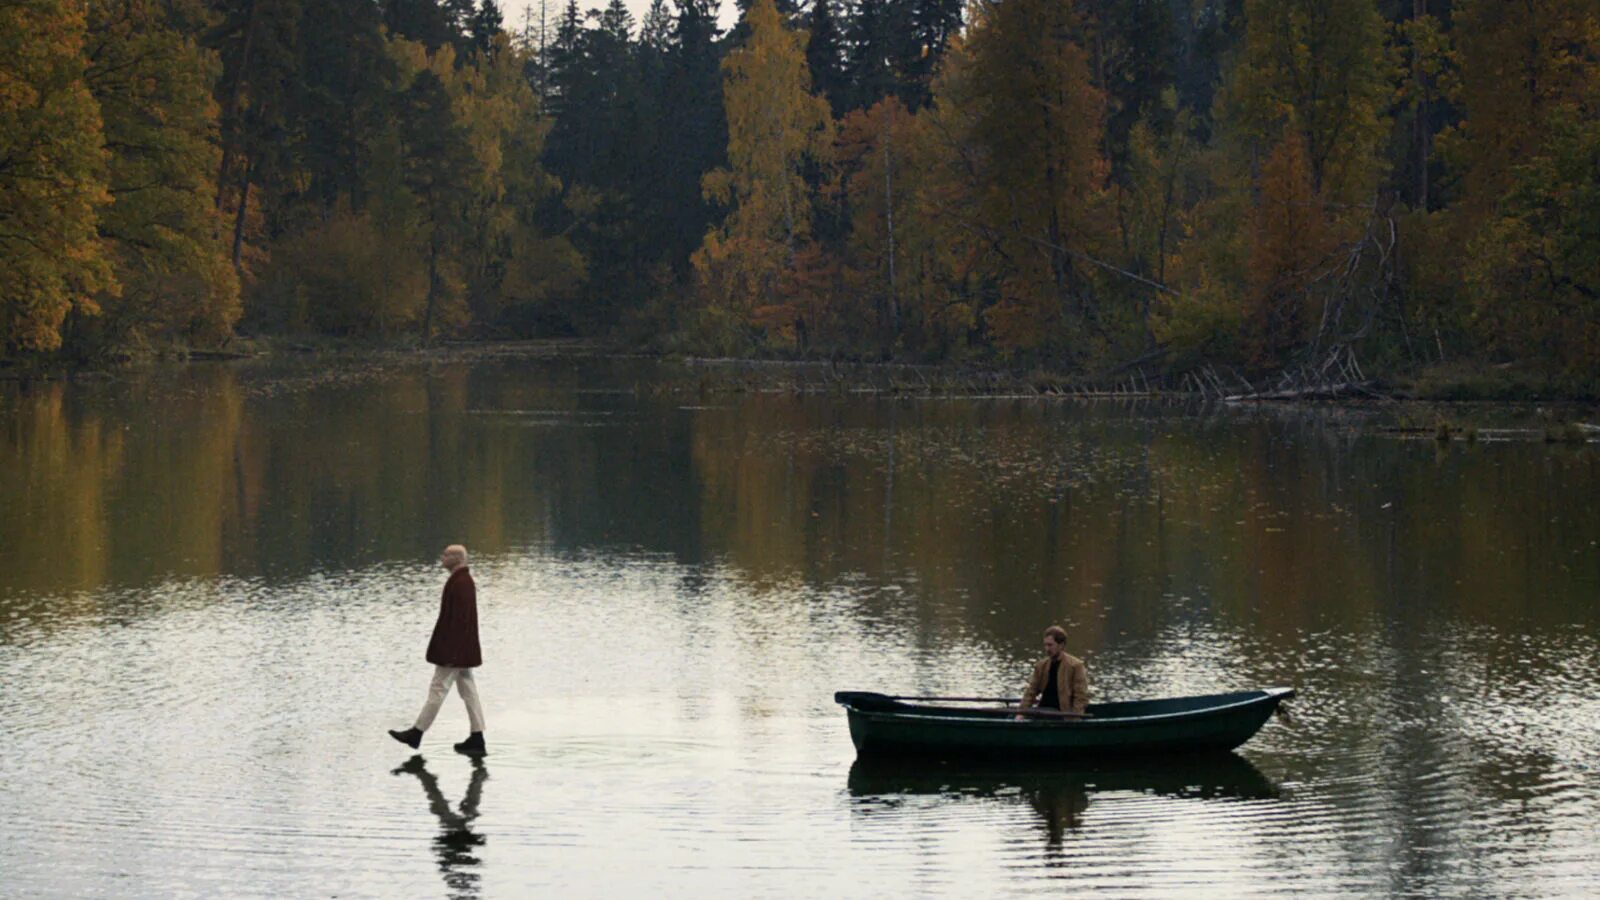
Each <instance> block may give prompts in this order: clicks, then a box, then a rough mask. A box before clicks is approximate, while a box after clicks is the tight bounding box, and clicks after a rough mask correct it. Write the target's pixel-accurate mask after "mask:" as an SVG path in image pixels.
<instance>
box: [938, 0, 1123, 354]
mask: <svg viewBox="0 0 1600 900" xmlns="http://www.w3.org/2000/svg"><path fill="white" fill-rule="evenodd" d="M1082 31H1083V27H1082V22H1081V21H1080V16H1079V13H1078V10H1077V8H1076V4H1074V3H1072V2H1070V0H1006V2H999V3H996V2H987V0H985V2H983V3H981V4H979V5H978V6H977V7H975V8H974V12H973V22H972V26H971V28H970V30H969V33H968V36H967V39H966V41H965V46H964V48H963V52H965V53H966V54H968V55H970V63H968V64H967V67H968V69H969V71H968V72H967V73H966V74H965V76H964V77H962V78H959V79H953V80H950V81H946V82H945V85H946V86H947V88H948V89H951V94H950V95H949V96H948V97H945V98H942V99H941V101H940V102H941V103H945V102H948V103H949V104H951V105H953V106H956V107H964V108H965V109H966V110H967V111H968V113H967V119H966V121H967V123H968V124H969V125H970V128H971V131H970V133H969V135H968V136H967V139H966V141H965V143H966V144H967V147H966V149H965V150H964V151H963V153H964V155H965V156H966V157H967V159H968V161H969V162H970V163H971V165H972V166H973V167H974V171H975V173H976V182H977V185H978V190H977V191H976V199H977V201H978V209H977V214H978V216H977V218H978V221H977V222H974V223H972V224H973V225H974V226H975V227H976V228H977V229H978V230H979V231H980V232H981V233H982V234H984V235H985V236H986V238H987V240H989V241H990V243H991V245H992V247H993V248H994V252H995V253H996V254H997V255H998V257H999V258H1000V259H1002V260H1004V263H1005V264H1004V266H1003V267H1002V269H1001V270H1000V271H999V272H998V273H997V274H998V276H999V277H998V279H997V280H998V282H999V285H1000V301H999V303H998V304H997V305H996V306H994V307H993V308H991V309H990V310H989V311H988V312H987V314H986V320H987V323H988V325H989V328H990V329H991V331H992V332H993V334H994V339H995V342H996V343H997V344H998V345H999V346H1000V347H1001V348H1003V349H1010V350H1017V349H1034V348H1049V349H1053V350H1055V351H1057V352H1058V353H1066V354H1073V353H1075V352H1081V351H1082V349H1083V348H1082V346H1081V338H1082V336H1083V334H1084V331H1085V329H1086V327H1087V328H1089V329H1092V328H1093V320H1094V318H1095V316H1096V308H1095V299H1094V292H1093V285H1092V281H1091V279H1090V277H1089V272H1087V271H1086V270H1085V267H1084V262H1083V260H1084V259H1085V258H1086V257H1087V256H1088V255H1089V253H1088V251H1091V250H1094V249H1095V244H1096V242H1097V240H1098V235H1099V234H1100V233H1101V232H1102V231H1103V230H1104V226H1103V224H1102V217H1101V216H1100V215H1099V209H1100V206H1101V204H1102V201H1103V200H1104V189H1105V180H1106V175H1107V173H1108V167H1107V163H1106V160H1105V158H1104V155H1103V154H1102V152H1101V147H1102V142H1103V137H1104V117H1105V97H1104V95H1103V94H1102V93H1101V92H1100V91H1099V90H1098V89H1096V88H1095V87H1094V84H1093V82H1092V81H1091V79H1090V69H1089V56H1088V54H1087V53H1086V52H1085V50H1084V49H1083V47H1082V46H1081V44H1080V43H1079V41H1080V40H1081V38H1082ZM958 214H959V213H958Z"/></svg>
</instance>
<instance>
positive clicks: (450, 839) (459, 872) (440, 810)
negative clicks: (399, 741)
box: [394, 754, 489, 900]
mask: <svg viewBox="0 0 1600 900" xmlns="http://www.w3.org/2000/svg"><path fill="white" fill-rule="evenodd" d="M407 772H409V773H411V774H412V775H415V776H417V780H418V781H420V782H422V792H423V793H424V794H426V795H427V797H428V809H430V810H432V811H433V814H434V815H435V816H437V817H438V818H439V834H438V836H436V837H435V838H434V839H433V852H434V854H435V855H436V856H438V857H439V874H441V875H443V876H444V883H445V885H446V887H448V888H449V889H450V896H452V897H456V898H463V900H464V898H469V897H477V896H478V881H479V877H480V876H479V874H478V872H477V868H478V866H479V865H481V864H482V860H480V859H478V857H477V855H476V850H477V848H479V847H482V846H483V841H484V838H483V835H481V834H478V833H477V832H474V831H473V830H472V821H473V820H474V819H476V818H478V803H479V802H480V801H481V800H482V799H483V783H484V782H485V781H487V780H488V779H489V770H488V769H487V768H485V767H484V764H483V760H482V759H477V758H475V759H473V760H472V780H471V781H470V782H468V783H467V793H466V796H464V797H462V798H461V804H460V806H459V807H457V808H456V809H451V808H450V801H449V800H446V799H445V796H444V792H443V791H441V790H439V779H437V778H435V777H434V776H433V773H432V772H429V771H428V768H427V765H426V763H424V762H423V759H422V756H421V755H420V754H419V755H417V756H413V757H411V758H410V759H408V760H406V762H405V764H404V765H401V766H400V767H399V768H397V769H395V770H394V774H395V775H401V774H404V773H407Z"/></svg>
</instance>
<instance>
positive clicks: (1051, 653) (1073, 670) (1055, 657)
mask: <svg viewBox="0 0 1600 900" xmlns="http://www.w3.org/2000/svg"><path fill="white" fill-rule="evenodd" d="M1044 652H1045V658H1044V659H1041V660H1039V661H1038V662H1037V663H1035V664H1034V667H1033V677H1032V678H1029V679H1028V689H1027V690H1026V691H1023V693H1022V708H1023V709H1032V708H1033V706H1034V701H1038V706H1039V708H1040V709H1055V710H1060V711H1061V712H1064V713H1076V714H1077V715H1080V716H1081V715H1083V713H1084V710H1085V709H1087V708H1088V706H1089V670H1088V668H1087V667H1085V666H1084V664H1083V660H1081V659H1079V658H1077V657H1076V656H1073V655H1072V654H1070V653H1068V652H1067V633H1066V631H1065V630H1063V629H1062V628H1061V626H1060V625H1051V626H1050V627H1049V628H1046V629H1045V630H1044ZM1017 718H1019V719H1031V718H1036V717H1035V716H1017Z"/></svg>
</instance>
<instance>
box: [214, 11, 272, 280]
mask: <svg viewBox="0 0 1600 900" xmlns="http://www.w3.org/2000/svg"><path fill="white" fill-rule="evenodd" d="M260 11H261V0H250V15H249V17H248V18H246V19H245V26H244V46H242V47H240V48H239V67H238V69H237V70H235V71H234V74H233V90H231V91H229V92H228V102H227V104H226V105H225V106H223V108H222V119H221V121H222V128H223V134H222V163H221V164H220V165H219V166H217V210H218V211H219V212H220V211H221V210H222V200H223V196H222V195H223V185H226V184H227V183H228V168H229V167H230V166H231V165H232V164H233V157H234V154H235V153H236V152H237V146H236V145H237V142H238V135H237V134H233V133H230V132H231V130H232V129H235V128H237V126H238V118H239V102H240V100H241V98H242V97H243V96H244V76H245V73H246V72H248V71H249V70H250V48H251V47H252V46H253V45H254V44H255V40H256V23H257V22H258V21H259V20H260V15H259V13H260ZM239 206H240V208H243V207H244V199H243V198H240V201H239ZM234 243H235V244H237V243H238V240H237V239H235V242H234ZM233 266H234V268H236V269H237V268H238V267H239V255H238V252H237V251H235V253H234V259H233Z"/></svg>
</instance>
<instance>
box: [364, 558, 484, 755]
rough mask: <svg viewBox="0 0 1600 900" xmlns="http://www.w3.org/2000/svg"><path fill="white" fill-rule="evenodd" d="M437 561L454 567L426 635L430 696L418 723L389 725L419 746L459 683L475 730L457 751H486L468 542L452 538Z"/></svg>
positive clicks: (398, 737) (400, 737)
mask: <svg viewBox="0 0 1600 900" xmlns="http://www.w3.org/2000/svg"><path fill="white" fill-rule="evenodd" d="M439 563H440V565H442V566H444V567H445V568H446V569H449V570H450V577H449V578H448V579H446V580H445V583H444V596H443V597H442V598H440V601H439V620H438V621H437V622H435V623H434V624H433V637H432V639H430V640H429V641H428V655H427V659H428V662H431V663H433V666H434V669H433V684H432V685H431V686H430V687H429V688H428V701H427V702H426V703H424V704H423V705H422V712H421V713H419V714H418V715H417V723H416V724H415V725H413V726H411V727H410V728H407V729H406V730H405V731H394V730H392V729H391V730H390V732H389V736H390V737H392V738H394V739H395V740H397V741H399V742H400V743H402V744H406V745H407V746H409V747H411V748H412V749H413V750H415V749H416V748H417V747H419V746H421V745H422V733H423V732H424V731H427V730H428V726H430V725H432V724H433V717H434V716H436V715H438V714H439V707H440V706H441V705H443V703H444V698H445V695H447V694H449V693H450V686H451V685H455V688H456V690H457V691H458V692H459V693H460V694H461V699H462V701H464V702H465V703H466V704H467V719H468V721H470V722H471V724H472V734H471V735H470V736H468V737H467V739H466V740H464V741H462V742H461V743H459V744H456V745H455V747H456V752H457V753H465V754H467V755H468V756H487V755H488V754H489V751H488V750H487V749H485V747H484V745H483V706H482V705H481V704H480V703H479V702H478V684H477V682H476V681H474V680H473V678H472V670H473V669H475V668H477V667H478V666H481V665H483V650H482V648H480V647H479V646H478V587H477V585H476V584H474V583H473V581H472V573H471V572H468V571H467V548H465V547H463V546H461V545H460V544H451V545H450V546H448V547H446V548H444V552H443V553H441V554H440V555H439Z"/></svg>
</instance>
